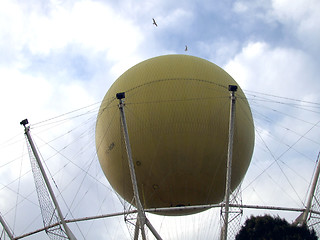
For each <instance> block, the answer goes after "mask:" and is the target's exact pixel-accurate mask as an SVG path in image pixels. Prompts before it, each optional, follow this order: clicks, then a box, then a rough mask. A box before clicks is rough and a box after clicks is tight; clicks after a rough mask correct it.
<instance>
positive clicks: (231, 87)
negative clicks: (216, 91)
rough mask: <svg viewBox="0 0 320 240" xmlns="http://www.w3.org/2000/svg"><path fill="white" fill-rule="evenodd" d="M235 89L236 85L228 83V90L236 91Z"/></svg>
mask: <svg viewBox="0 0 320 240" xmlns="http://www.w3.org/2000/svg"><path fill="white" fill-rule="evenodd" d="M237 89H238V86H236V85H229V91H230V92H236V91H237Z"/></svg>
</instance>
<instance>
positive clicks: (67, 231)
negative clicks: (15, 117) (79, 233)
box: [20, 119, 76, 240]
mask: <svg viewBox="0 0 320 240" xmlns="http://www.w3.org/2000/svg"><path fill="white" fill-rule="evenodd" d="M20 124H22V125H23V126H24V129H25V134H26V136H27V139H28V141H29V144H30V147H31V150H32V152H33V154H34V157H35V159H36V161H37V163H38V166H39V168H40V171H41V174H42V177H43V179H44V181H45V183H46V186H47V188H48V191H49V194H50V196H51V199H52V201H53V204H54V206H55V208H56V209H57V213H58V215H59V218H60V221H61V223H62V225H63V228H64V230H65V231H66V234H67V236H68V238H69V239H70V240H76V237H75V236H74V235H73V233H72V232H71V230H70V229H69V227H68V226H67V224H66V222H65V220H64V216H63V214H62V212H61V209H60V207H59V204H58V201H57V199H56V196H55V195H54V192H53V190H52V188H51V185H50V182H49V179H48V177H47V174H46V172H45V170H44V168H43V165H42V163H41V161H40V157H39V155H38V152H37V149H36V147H35V145H34V143H33V140H32V138H31V135H30V127H29V126H26V124H28V120H27V119H25V120H23V121H22V122H21V123H20Z"/></svg>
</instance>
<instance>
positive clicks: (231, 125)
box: [221, 85, 238, 240]
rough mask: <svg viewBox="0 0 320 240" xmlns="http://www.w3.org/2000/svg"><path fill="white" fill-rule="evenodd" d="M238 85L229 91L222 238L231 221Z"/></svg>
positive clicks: (226, 234)
mask: <svg viewBox="0 0 320 240" xmlns="http://www.w3.org/2000/svg"><path fill="white" fill-rule="evenodd" d="M237 89H238V87H237V86H235V85H229V91H230V92H231V106H230V120H229V140H228V158H227V174H226V191H225V202H224V208H225V209H224V214H225V217H224V226H223V229H222V230H223V231H222V236H221V238H222V240H227V237H228V223H229V201H230V194H231V170H232V151H233V134H234V115H235V107H236V97H235V95H234V93H235V92H236V91H237Z"/></svg>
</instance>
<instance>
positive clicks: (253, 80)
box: [225, 42, 316, 98]
mask: <svg viewBox="0 0 320 240" xmlns="http://www.w3.org/2000/svg"><path fill="white" fill-rule="evenodd" d="M225 70H226V71H227V72H228V73H229V74H230V75H231V76H233V78H234V79H235V80H236V81H237V82H238V83H239V84H240V86H241V87H242V88H243V89H246V90H254V91H260V92H265V91H266V89H268V91H269V92H270V91H271V92H272V93H273V94H275V95H279V96H287V97H292V98H297V97H298V96H299V97H300V98H303V97H304V96H305V94H309V93H312V91H313V90H312V89H310V88H309V87H308V86H313V85H314V84H316V82H315V76H316V68H315V64H314V62H313V60H312V58H310V57H309V56H308V55H306V54H305V53H304V52H302V51H300V50H296V49H291V48H280V47H278V48H272V47H271V46H269V45H268V44H267V43H265V42H251V43H249V44H248V45H246V46H245V47H244V48H243V49H242V51H241V53H239V54H238V55H237V56H235V57H234V58H233V59H232V60H231V61H230V62H228V63H227V64H226V66H225ZM313 87H314V86H313Z"/></svg>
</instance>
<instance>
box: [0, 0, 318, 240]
mask: <svg viewBox="0 0 320 240" xmlns="http://www.w3.org/2000/svg"><path fill="white" fill-rule="evenodd" d="M0 5H1V8H0V52H1V55H0V78H1V88H0V106H1V111H2V114H1V120H0V123H1V126H2V131H1V134H0V154H1V157H0V212H1V215H2V216H3V217H4V218H5V219H6V221H7V223H8V225H9V226H10V228H11V229H12V230H13V231H14V233H15V234H16V235H17V236H18V235H21V234H23V233H26V232H31V231H33V230H35V229H38V228H41V227H42V222H41V216H40V215H39V214H40V213H39V206H38V202H37V198H36V191H35V188H34V185H33V179H32V174H31V172H30V166H29V165H30V164H29V159H28V153H27V148H26V143H25V140H24V136H23V127H21V126H20V125H19V122H20V121H21V120H23V119H25V118H28V120H29V122H30V125H31V126H32V131H33V132H32V133H34V134H35V139H36V140H37V142H38V145H39V148H40V150H41V153H42V154H43V156H44V157H45V158H49V160H47V164H48V168H49V169H50V172H51V173H52V174H53V176H54V180H55V181H56V184H57V186H59V189H60V191H62V193H61V194H58V199H59V201H60V202H65V203H66V204H62V205H63V207H62V208H63V210H64V212H68V216H67V218H68V217H70V215H72V216H71V217H83V216H89V215H90V216H93V215H97V214H103V213H110V212H112V211H120V212H121V211H123V207H122V204H121V200H120V199H119V198H118V197H117V196H116V194H114V192H113V190H112V189H111V187H110V186H109V185H108V182H107V181H106V179H105V178H104V176H103V173H102V172H101V169H100V168H99V163H98V161H97V159H96V157H95V153H94V127H95V117H96V114H97V109H98V107H99V104H100V102H101V100H102V98H103V96H104V95H105V93H106V92H107V90H108V89H109V87H110V86H111V85H112V83H113V82H114V81H115V80H116V79H117V78H118V77H119V76H120V75H121V74H122V73H123V72H125V71H126V70H127V69H129V68H130V67H132V66H134V65H135V64H137V63H139V62H141V61H143V60H146V59H148V58H151V57H155V56H159V55H165V54H187V55H192V56H197V57H200V58H203V59H206V60H209V61H211V62H213V63H215V64H217V65H218V66H220V67H222V68H223V69H224V70H226V71H227V72H228V73H229V74H230V75H231V76H232V77H233V78H234V79H235V80H236V81H237V83H238V84H239V86H240V87H241V88H242V89H243V90H244V92H245V94H246V95H247V98H248V100H249V103H250V106H251V108H252V113H253V117H254V120H255V130H256V145H255V151H254V155H253V158H252V163H251V165H250V168H249V170H248V173H247V176H246V178H245V180H244V183H243V185H242V187H243V201H244V203H248V204H261V205H264V204H265V205H272V204H273V205H275V204H278V205H280V206H292V207H303V205H304V203H305V201H306V192H307V191H308V186H309V183H310V179H311V176H312V171H313V168H314V166H315V163H316V158H317V155H318V152H319V143H320V138H319V136H317V135H319V134H318V132H319V126H318V122H319V120H320V118H319V103H320V99H319V98H320V97H319V94H318V92H319V90H320V81H319V75H320V57H319V56H320V44H319V42H320V18H319V12H320V2H319V1H317V0H304V1H302V0H296V1H289V0H254V1H246V0H242V1H231V0H226V1H217V0H210V1H209V0H200V1H192V0H182V1H171V0H164V1H155V0H148V1H145V0H135V1H133V0H123V1H113V0H110V1H104V0H79V1H74V0H66V1H62V0H51V1H49V0H48V1H41V0H30V1H21V0H20V1H19V0H0ZM152 18H154V19H155V20H156V22H157V24H158V26H157V27H156V26H155V25H153V24H152ZM186 45H187V46H188V51H185V46H186ZM65 133H70V134H68V135H66V136H65ZM79 135H80V136H81V138H79V137H78V136H79ZM55 139H62V140H61V141H55ZM70 142H72V143H74V142H76V144H70V145H69V143H70ZM57 149H60V150H59V151H56V150H57ZM56 152H60V154H56ZM302 156H303V158H302ZM70 159H77V160H76V161H75V162H73V160H71V161H72V162H71V163H70ZM88 159H89V160H88ZM86 169H88V170H87V171H85V170H86ZM286 169H289V170H286ZM284 173H285V174H284ZM280 175H281V176H282V177H281V176H280ZM283 175H284V176H283ZM21 176H22V177H21ZM75 176H77V177H75ZM297 176H298V177H297ZM288 179H291V181H288ZM301 179H303V180H301ZM67 182H71V184H66V183H67ZM282 183H283V186H280V185H281V184H282ZM82 184H83V185H84V186H85V187H84V188H83V189H84V190H83V189H82V188H81V189H80V188H79V187H78V186H82ZM274 185H279V186H280V187H279V188H277V187H274ZM89 186H90V187H89ZM292 186H294V188H293V187H292ZM85 189H86V190H85ZM93 189H95V191H94V193H91V191H92V192H93ZM88 191H89V192H90V194H87V192H88ZM75 195H76V196H77V198H75V197H74V196H75ZM89 195H90V196H89ZM110 195H112V196H110ZM62 196H63V197H62ZM79 196H81V198H80V197H79ZM285 196H288V198H285ZM74 199H81V200H83V201H80V200H79V202H78V200H74ZM288 199H289V200H288ZM276 200H277V201H276ZM291 204H292V205H291ZM64 205H69V206H70V205H71V206H72V207H71V209H74V212H73V213H69V211H68V209H66V207H65V206H64ZM97 206H99V207H97ZM15 209H18V210H15ZM245 214H246V215H247V216H249V215H250V214H253V212H251V211H247V212H246V213H245ZM276 214H280V213H276ZM281 214H282V213H281ZM295 214H296V213H295ZM39 216H40V217H39ZM205 216H206V215H205ZM281 216H283V217H286V218H287V219H288V220H289V221H292V220H294V217H295V216H294V214H288V213H284V214H283V215H281ZM71 217H70V218H71ZM150 218H154V216H150ZM192 218H193V219H192V221H198V222H200V225H201V223H202V222H201V221H204V220H203V216H202V215H200V216H193V217H192ZM30 219H33V220H34V221H33V220H32V221H31V220H30ZM165 220H166V221H168V222H170V221H171V220H167V219H165ZM165 220H159V219H155V220H154V222H155V225H157V223H158V222H161V221H162V222H161V224H163V226H164V223H163V222H165ZM177 221H179V222H183V221H189V220H181V219H180V220H175V223H174V224H171V223H170V224H168V226H167V228H170V227H172V228H174V227H175V224H176V222H177ZM123 222H124V221H123V217H119V218H116V219H108V220H101V221H100V222H99V221H94V222H93V221H89V222H88V223H79V225H75V224H71V228H72V230H74V231H75V232H76V233H77V235H78V236H79V239H102V238H104V239H105V237H106V236H108V238H107V239H130V237H129V236H130V235H129V232H130V230H128V229H127V225H126V224H124V223H123ZM161 224H160V223H159V226H162V225H161ZM202 225H203V224H202ZM202 225H201V226H202ZM211 225H213V224H211ZM157 226H158V225H157ZM212 228H213V227H212V226H206V229H205V230H204V229H201V227H188V228H187V227H186V228H185V230H184V231H185V235H183V236H179V237H177V236H178V235H177V236H176V235H166V236H167V239H188V238H187V236H188V237H190V239H196V238H195V237H194V236H198V239H206V237H207V238H208V239H209V237H208V236H209V233H208V232H210V231H212ZM79 229H82V231H81V230H79ZM163 229H165V227H162V228H161V232H164V233H163V234H166V233H165V231H166V230H163ZM131 232H132V231H131ZM178 232H181V231H177V230H176V233H175V234H178ZM199 232H201V234H202V235H200V233H199ZM41 234H42V233H39V234H35V235H33V236H31V237H28V238H27V239H45V237H46V235H45V234H44V235H41ZM196 234H199V235H196ZM199 236H200V237H199Z"/></svg>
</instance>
